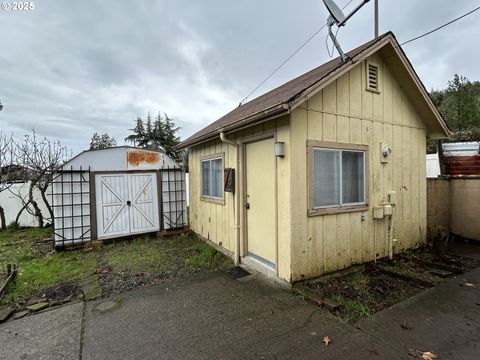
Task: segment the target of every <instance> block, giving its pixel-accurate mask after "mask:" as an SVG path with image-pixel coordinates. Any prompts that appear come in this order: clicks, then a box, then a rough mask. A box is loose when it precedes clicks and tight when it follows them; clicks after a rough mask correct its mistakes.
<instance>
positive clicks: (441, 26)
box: [400, 6, 480, 46]
mask: <svg viewBox="0 0 480 360" xmlns="http://www.w3.org/2000/svg"><path fill="white" fill-rule="evenodd" d="M477 10H480V6H479V7H476V8H475V9H473V10H471V11H469V12H467V13H465V14H463V15H461V16H459V17H457V18H455V19H453V20H450V21H449V22H447V23H445V24H443V25H440V26H439V27H437V28H435V29H433V30H430V31H427V32H426V33H424V34H422V35H419V36H416V37H414V38H412V39H410V40H407V41H404V42H403V43H401V44H400V46H403V45H405V44H408V43H411V42H412V41H415V40H418V39H421V38H423V37H425V36H427V35H430V34H432V33H434V32H435V31H438V30H440V29H443V28H444V27H446V26H448V25H450V24H453V23H454V22H456V21H458V20H460V19H463V18H464V17H466V16H468V15H470V14H472V13H474V12H475V11H477Z"/></svg>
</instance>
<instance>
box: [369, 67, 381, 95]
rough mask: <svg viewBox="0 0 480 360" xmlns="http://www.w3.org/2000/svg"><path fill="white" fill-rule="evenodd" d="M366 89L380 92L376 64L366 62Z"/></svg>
mask: <svg viewBox="0 0 480 360" xmlns="http://www.w3.org/2000/svg"><path fill="white" fill-rule="evenodd" d="M367 90H369V91H373V92H376V93H378V92H380V86H379V77H378V65H375V64H372V63H370V62H367Z"/></svg>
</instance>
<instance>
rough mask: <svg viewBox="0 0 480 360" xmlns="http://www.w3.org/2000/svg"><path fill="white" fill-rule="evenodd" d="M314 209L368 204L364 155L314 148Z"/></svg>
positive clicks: (361, 153) (360, 152) (363, 153)
mask: <svg viewBox="0 0 480 360" xmlns="http://www.w3.org/2000/svg"><path fill="white" fill-rule="evenodd" d="M312 181H313V207H314V208H320V207H329V206H342V205H348V204H362V203H365V152H364V151H353V150H337V149H318V148H317V149H313V179H312Z"/></svg>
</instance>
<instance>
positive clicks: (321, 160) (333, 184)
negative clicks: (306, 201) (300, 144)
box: [313, 149, 340, 207]
mask: <svg viewBox="0 0 480 360" xmlns="http://www.w3.org/2000/svg"><path fill="white" fill-rule="evenodd" d="M313 153H314V164H313V169H314V174H313V198H314V200H313V204H314V206H315V207H320V206H329V205H338V204H339V203H340V186H339V176H340V174H339V158H340V151H337V150H323V149H322V150H320V149H315V150H314V152H313Z"/></svg>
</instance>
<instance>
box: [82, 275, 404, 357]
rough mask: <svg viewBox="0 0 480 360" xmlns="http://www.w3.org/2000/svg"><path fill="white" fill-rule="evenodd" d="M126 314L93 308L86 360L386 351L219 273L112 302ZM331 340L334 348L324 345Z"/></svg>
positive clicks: (270, 290) (251, 282) (298, 304)
mask: <svg viewBox="0 0 480 360" xmlns="http://www.w3.org/2000/svg"><path fill="white" fill-rule="evenodd" d="M112 299H113V300H115V301H119V300H121V302H122V306H120V307H116V308H113V309H111V310H110V311H109V312H106V313H99V312H98V311H95V308H96V307H97V306H98V305H99V304H101V303H102V301H105V300H102V301H97V302H92V303H88V307H87V310H86V318H85V334H84V348H83V359H85V360H86V359H89V360H93V359H105V360H107V359H120V358H122V359H250V358H265V359H268V358H302V359H310V358H315V359H318V358H319V356H320V357H321V358H322V359H323V358H325V359H328V358H331V359H339V358H345V356H347V357H348V354H349V353H350V352H351V349H355V351H356V353H357V354H356V356H355V358H357V359H362V358H370V357H371V354H372V353H374V354H375V353H378V354H379V355H380V356H384V357H385V358H388V357H390V358H397V359H398V358H401V357H398V356H396V355H394V353H395V351H394V347H392V346H391V345H389V346H385V345H382V343H381V342H380V340H375V339H373V338H370V337H369V336H368V335H366V334H365V333H363V332H361V331H358V330H356V329H355V328H354V327H353V326H350V325H347V324H345V323H343V322H342V321H341V320H340V319H338V318H336V317H333V316H332V315H330V314H329V313H328V312H326V311H324V310H322V309H320V308H317V307H315V306H312V305H311V304H309V303H307V302H306V301H304V300H301V299H299V298H297V297H296V296H294V295H293V294H292V293H290V292H288V291H285V290H284V289H280V288H277V287H275V286H273V285H271V284H269V283H266V282H264V281H263V280H261V279H258V278H255V277H254V276H249V277H246V278H243V279H240V280H231V279H228V278H226V277H225V276H224V275H222V274H219V273H216V274H211V275H209V276H202V277H199V278H196V279H189V280H186V281H177V282H173V283H168V284H163V285H162V286H158V287H154V288H148V289H142V290H136V291H132V292H130V293H127V294H122V295H118V296H114V297H112ZM326 335H328V336H329V337H330V338H331V339H332V340H333V342H332V344H330V345H329V346H328V348H327V347H325V345H324V344H323V343H322V342H321V340H322V338H323V337H324V336H326Z"/></svg>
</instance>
